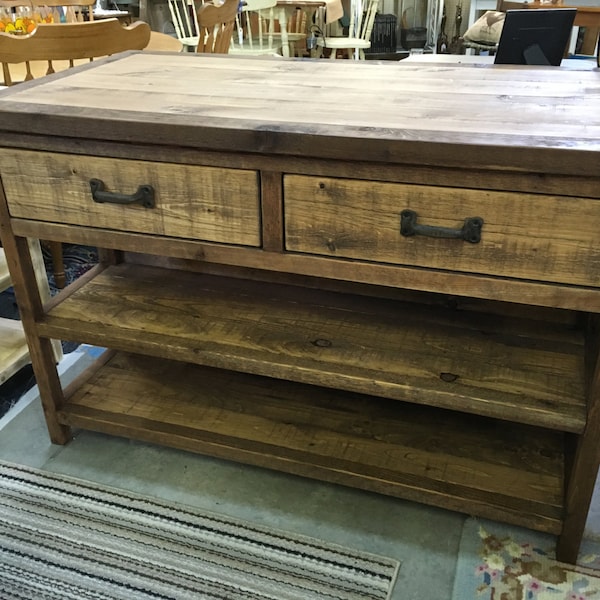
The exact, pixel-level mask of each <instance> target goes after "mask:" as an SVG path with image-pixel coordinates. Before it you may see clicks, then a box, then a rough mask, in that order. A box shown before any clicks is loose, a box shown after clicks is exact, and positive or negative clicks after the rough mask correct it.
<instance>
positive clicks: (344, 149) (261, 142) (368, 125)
mask: <svg viewBox="0 0 600 600" xmlns="http://www.w3.org/2000/svg"><path fill="white" fill-rule="evenodd" d="M333 62H334V61H326V60H323V61H297V60H283V59H281V60H280V59H268V58H256V57H234V56H203V55H190V56H187V55H167V54H154V53H152V52H140V53H131V54H129V55H125V56H123V55H120V56H119V59H118V60H117V59H115V58H114V57H113V59H103V61H99V62H97V63H95V64H94V65H93V66H91V67H88V66H84V67H78V68H77V72H76V73H60V74H58V75H57V76H53V78H52V79H47V80H44V81H43V82H40V83H38V84H36V85H35V86H31V85H28V86H27V87H22V86H18V89H14V90H10V91H9V92H5V93H4V94H3V96H2V98H1V100H0V121H1V122H2V125H1V126H0V127H1V128H2V129H3V130H5V131H22V126H21V123H22V121H19V120H18V117H23V115H25V114H27V115H31V113H32V112H35V113H37V115H38V116H37V117H36V118H33V119H31V118H30V119H28V121H29V122H28V131H30V132H32V133H44V134H53V135H62V134H63V133H64V132H65V131H68V132H69V136H71V137H81V138H92V139H104V140H120V141H128V142H131V141H139V142H147V143H153V144H154V143H155V142H156V140H157V139H160V140H162V143H165V144H170V143H171V144H172V143H177V144H178V145H180V146H187V147H197V148H205V149H228V150H231V149H233V148H235V149H236V150H238V151H248V152H259V153H273V154H282V155H304V156H315V157H332V158H336V157H337V158H344V159H355V160H356V159H364V160H379V161H383V162H395V161H399V160H403V161H404V162H410V161H411V157H412V161H413V162H415V163H416V164H436V165H437V166H440V165H441V164H451V165H465V164H467V165H468V164H478V165H479V166H481V167H483V166H490V167H491V166H495V167H500V166H506V165H513V166H515V165H518V166H519V167H520V168H521V169H530V170H532V171H539V170H544V171H546V172H554V173H578V174H580V175H583V174H585V175H588V176H595V177H597V176H598V158H597V151H598V150H599V149H600V141H599V140H600V111H598V110H597V107H598V105H599V104H600V86H599V85H598V82H599V80H600V72H596V71H589V72H583V71H570V70H561V69H549V68H539V69H534V70H532V69H528V68H526V67H519V66H506V67H501V68H498V67H497V66H495V65H490V66H489V67H481V66H480V67H477V66H474V65H449V66H440V65H431V66H430V65H427V66H425V65H418V64H417V65H415V64H412V65H411V64H408V65H402V63H401V62H399V63H394V62H382V63H375V64H373V63H372V62H371V61H362V62H360V63H359V62H358V61H336V62H335V64H331V63H333ZM171 73H178V74H179V76H177V77H172V76H171V75H170V74H171ZM106 90H111V93H110V94H107V93H106ZM149 91H152V93H148V92H149ZM375 107H376V109H375ZM124 123H127V127H126V128H125V127H122V126H121V125H122V124H124ZM594 153H595V154H594ZM559 157H560V158H559Z"/></svg>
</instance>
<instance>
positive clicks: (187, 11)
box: [167, 0, 200, 52]
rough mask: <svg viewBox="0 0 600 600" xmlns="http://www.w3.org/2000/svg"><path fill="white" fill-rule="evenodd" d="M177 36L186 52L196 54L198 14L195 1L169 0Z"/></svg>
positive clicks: (198, 35) (198, 34)
mask: <svg viewBox="0 0 600 600" xmlns="http://www.w3.org/2000/svg"><path fill="white" fill-rule="evenodd" d="M167 1H168V4H169V12H170V14H171V20H172V21H173V27H174V28H175V35H176V36H177V39H178V40H179V41H180V42H181V43H182V44H183V46H184V50H187V51H192V52H194V51H195V50H196V47H197V46H198V39H199V37H200V33H199V31H198V14H197V10H196V4H195V2H194V0H167Z"/></svg>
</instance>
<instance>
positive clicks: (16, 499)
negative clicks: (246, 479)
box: [0, 461, 399, 600]
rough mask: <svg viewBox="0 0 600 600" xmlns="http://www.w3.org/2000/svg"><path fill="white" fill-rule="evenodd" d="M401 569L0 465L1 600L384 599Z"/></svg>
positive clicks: (350, 552) (199, 513) (352, 551)
mask: <svg viewBox="0 0 600 600" xmlns="http://www.w3.org/2000/svg"><path fill="white" fill-rule="evenodd" d="M398 569H399V563H398V562H397V561H395V560H392V559H390V558H386V557H382V556H375V555H372V554H367V553H364V552H361V551H359V550H355V549H351V548H346V547H341V546H336V545H332V544H329V543H326V542H323V541H320V540H317V539H313V538H309V537H304V536H299V535H295V534H290V533H287V532H283V531H278V530H274V529H269V528H266V527H263V526H256V525H252V524H250V523H246V522H242V521H239V520H235V519H232V518H229V517H223V516H220V515H217V514H210V513H209V514H207V513H205V512H202V511H199V510H196V509H192V508H189V507H185V506H182V505H172V504H169V503H166V502H163V501H159V500H156V499H151V498H147V497H144V496H141V495H136V494H133V493H130V492H126V491H122V490H117V489H113V488H109V487H106V486H101V485H98V484H95V483H90V482H88V481H82V480H78V479H74V478H71V477H65V476H62V475H56V474H52V473H48V472H45V471H40V470H36V469H32V468H28V467H23V466H18V465H14V464H9V463H6V462H2V461H0V574H1V575H0V598H2V599H9V598H10V600H22V599H31V600H33V599H35V600H40V599H42V598H43V599H50V600H54V599H56V600H58V599H60V600H88V599H90V600H91V599H94V600H100V599H102V600H113V599H119V600H138V599H140V600H150V599H152V600H166V599H173V600H185V599H188V598H189V599H194V600H198V599H202V600H217V599H219V600H224V599H231V600H246V599H253V600H317V599H318V600H329V599H331V600H385V599H387V598H389V597H390V594H391V591H392V588H393V585H394V582H395V578H396V575H397V572H398Z"/></svg>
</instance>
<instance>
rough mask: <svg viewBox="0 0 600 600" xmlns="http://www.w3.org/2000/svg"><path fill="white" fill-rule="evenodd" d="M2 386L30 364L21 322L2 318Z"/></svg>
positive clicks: (0, 379)
mask: <svg viewBox="0 0 600 600" xmlns="http://www.w3.org/2000/svg"><path fill="white" fill-rule="evenodd" d="M0 340H1V342H0V384H1V383H4V382H5V381H6V380H7V379H9V378H10V377H12V376H13V375H14V374H15V373H16V372H17V371H18V370H19V369H21V368H22V367H24V366H25V365H26V364H28V363H29V350H28V348H27V342H26V341H25V334H24V333H23V327H22V325H21V321H15V320H13V319H5V318H4V317H0Z"/></svg>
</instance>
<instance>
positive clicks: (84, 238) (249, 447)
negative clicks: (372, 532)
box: [0, 52, 600, 561]
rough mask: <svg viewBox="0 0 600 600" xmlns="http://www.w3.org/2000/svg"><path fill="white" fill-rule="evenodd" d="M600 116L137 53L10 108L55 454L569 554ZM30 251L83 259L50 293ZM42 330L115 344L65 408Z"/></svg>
mask: <svg viewBox="0 0 600 600" xmlns="http://www.w3.org/2000/svg"><path fill="white" fill-rule="evenodd" d="M332 63H333V64H332ZM182 74H185V76H184V77H183V76H182ZM111 90H112V91H111ZM599 105H600V72H597V71H586V72H575V71H569V70H561V69H553V68H540V69H537V70H531V69H527V68H526V67H507V66H498V67H495V66H493V65H490V66H487V67H486V66H476V67H474V66H472V65H447V66H446V65H422V64H412V65H411V64H407V65H401V64H397V63H389V62H386V63H380V64H378V63H374V62H373V63H372V62H365V63H358V62H349V61H335V62H333V61H331V62H330V61H294V60H283V59H280V60H265V59H261V58H240V57H233V56H232V57H224V56H206V55H194V54H189V55H185V54H184V55H181V54H172V55H170V54H156V55H154V54H153V53H147V52H144V53H127V54H124V55H120V56H117V57H112V58H111V59H106V60H102V61H98V62H94V63H93V64H91V65H88V66H85V67H78V68H76V69H74V70H71V71H69V72H64V73H59V74H57V75H55V76H51V77H49V78H45V79H42V80H38V81H36V82H31V83H28V84H23V85H20V86H15V87H14V88H11V89H10V90H6V91H5V92H4V93H3V94H2V95H1V96H0V123H1V125H0V129H1V130H2V134H3V135H2V138H1V139H2V140H4V143H5V147H4V148H0V175H1V178H2V189H1V190H0V223H1V230H0V232H1V235H2V242H3V244H4V248H5V250H6V254H7V257H8V262H9V265H10V266H11V276H12V278H13V281H14V286H15V289H16V293H17V299H18V301H19V303H20V308H21V314H22V317H23V322H24V327H25V331H26V333H27V336H28V342H29V346H30V352H31V357H32V361H33V365H34V368H35V373H36V376H37V380H38V383H39V387H40V393H41V397H42V402H43V405H44V410H45V414H46V419H47V424H48V429H49V432H50V436H51V439H52V441H53V442H55V443H58V444H64V443H66V442H68V440H69V438H70V427H71V426H76V427H83V428H89V429H93V430H98V431H103V432H107V433H109V434H114V435H120V436H126V437H130V438H136V439H140V440H147V441H150V442H156V443H159V444H165V445H170V446H174V447H178V448H184V449H187V450H191V451H195V452H201V453H206V454H210V455H214V456H218V457H222V458H226V459H231V460H236V461H241V462H247V463H251V464H254V465H259V466H264V467H268V468H273V469H280V470H283V471H287V472H290V473H295V474H299V475H303V476H309V477H315V478H319V479H323V480H327V481H331V482H335V483H340V484H344V485H350V486H356V487H360V488H363V489H366V490H372V491H375V492H379V493H384V494H390V495H393V496H398V497H402V498H407V499H410V500H416V501H420V502H426V503H430V504H432V505H437V506H442V507H446V508H449V509H452V510H459V511H463V512H466V513H471V514H475V515H481V516H484V517H488V518H492V519H498V520H502V521H507V522H510V523H516V524H519V525H523V526H526V527H530V528H533V529H538V530H542V531H547V532H551V533H554V534H557V535H558V536H559V546H558V553H559V557H560V558H561V559H563V560H569V561H573V560H575V558H576V555H577V551H578V547H579V544H580V540H581V536H582V532H583V529H584V525H585V520H586V515H587V510H588V505H589V501H590V498H591V494H592V490H593V486H594V480H595V476H596V473H597V470H598V463H599V458H600V456H599V454H600V448H599V444H598V433H599V428H600V425H599V419H600V403H599V401H598V390H599V382H598V377H599V371H598V346H599V344H598V332H597V331H598V313H600V243H599V242H600V185H599V183H600V112H599V111H598V110H597V107H598V106H599ZM24 123H26V127H25V126H24V125H23V124H24ZM28 238H39V239H44V240H61V241H66V242H71V243H80V244H93V245H97V246H98V247H100V248H102V249H103V250H102V253H101V255H102V263H101V264H100V265H99V266H98V267H97V268H96V269H94V270H93V271H91V272H89V273H88V274H86V275H85V276H83V277H82V278H81V279H79V280H78V281H77V282H76V283H75V284H73V285H71V286H69V287H68V288H66V289H65V290H64V291H62V292H61V293H60V294H59V296H57V297H55V298H54V299H53V300H52V301H50V302H46V303H44V302H42V300H41V299H40V297H39V293H38V287H37V285H36V284H35V278H34V273H33V269H32V265H31V257H30V254H29V250H28V245H27V239H28ZM52 338H58V339H69V340H79V341H81V342H86V343H90V344H96V345H99V346H103V347H107V348H109V349H111V350H110V351H108V352H106V353H105V355H104V356H103V358H102V359H101V360H100V361H99V363H98V364H97V365H96V366H95V368H94V369H92V370H91V371H90V372H89V373H87V374H86V376H85V377H82V378H81V379H79V380H78V381H77V382H76V383H75V384H73V385H72V386H70V387H69V388H68V389H65V390H63V389H61V385H60V381H59V378H58V375H57V372H56V369H55V364H54V360H53V358H52V353H51V351H50V339H52Z"/></svg>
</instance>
